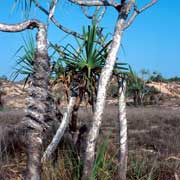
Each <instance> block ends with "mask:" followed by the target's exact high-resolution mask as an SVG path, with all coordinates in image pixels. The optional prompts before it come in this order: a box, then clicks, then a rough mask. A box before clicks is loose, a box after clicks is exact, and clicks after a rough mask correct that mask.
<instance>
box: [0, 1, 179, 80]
mask: <svg viewBox="0 0 180 180" xmlns="http://www.w3.org/2000/svg"><path fill="white" fill-rule="evenodd" d="M138 1H139V2H140V3H141V2H142V1H140V0H137V2H138ZM41 2H45V1H41ZM145 2H148V1H145ZM0 4H1V6H0V12H1V16H0V22H2V23H5V22H6V23H16V22H21V21H22V20H23V17H22V15H21V12H20V11H14V12H13V13H11V9H12V5H13V0H9V1H7V0H0ZM140 5H142V4H140ZM45 6H46V4H45ZM179 7H180V1H179V0H174V1H173V3H170V1H168V0H159V2H158V4H156V5H155V6H154V7H152V8H150V9H149V10H147V11H146V12H144V13H143V14H141V15H139V16H138V17H137V18H136V20H135V22H134V23H133V25H132V26H131V27H130V28H129V29H127V30H126V31H125V33H124V35H123V41H122V44H123V47H124V51H125V52H123V51H122V49H120V52H119V59H120V60H121V61H123V62H128V63H129V64H130V65H131V66H132V67H133V69H135V71H137V72H138V71H140V70H141V69H142V68H145V69H149V70H150V71H154V70H157V71H159V72H161V73H162V74H163V75H164V76H165V77H171V76H180V45H179V44H180V20H179V17H180V8H179ZM31 16H32V17H33V18H38V19H41V20H44V19H45V16H44V15H43V14H41V13H40V12H39V11H38V9H35V10H33V11H32V13H31ZM55 16H56V19H58V20H59V22H60V23H62V25H64V26H65V27H68V28H70V29H73V30H76V31H77V32H81V31H82V26H83V25H87V24H88V23H90V22H89V21H88V20H87V19H86V18H85V17H84V15H83V14H82V13H81V10H80V8H79V7H78V6H74V5H71V4H70V3H67V2H65V1H64V2H63V4H59V5H58V7H57V9H56V14H55ZM116 18H117V13H116V12H115V10H114V9H112V8H109V9H108V11H107V13H106V15H105V17H104V19H103V21H102V22H101V25H102V26H103V27H104V28H105V31H106V32H111V33H113V27H114V24H115V21H116ZM34 32H35V31H34ZM22 35H26V33H25V32H23V33H3V32H0V52H1V54H0V76H1V75H7V76H9V75H10V74H11V72H12V70H13V67H14V65H15V60H16V58H15V57H14V58H13V55H14V54H15V52H16V50H17V49H18V48H19V47H20V46H21V45H22ZM64 36H65V34H64V33H63V32H62V31H60V30H59V29H57V28H56V27H55V26H54V25H53V24H51V25H50V28H49V32H48V37H49V40H51V41H52V42H58V43H61V44H66V43H69V42H70V43H72V44H74V39H73V37H72V36H69V37H68V38H65V39H64Z"/></svg>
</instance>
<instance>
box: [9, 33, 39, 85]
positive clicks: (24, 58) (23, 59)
mask: <svg viewBox="0 0 180 180" xmlns="http://www.w3.org/2000/svg"><path fill="white" fill-rule="evenodd" d="M35 51H36V48H35V43H34V39H33V37H32V35H28V38H24V37H23V45H22V46H20V48H19V49H18V50H17V51H16V53H15V56H17V60H16V65H15V70H14V72H13V73H12V75H11V77H12V78H13V80H15V79H16V78H17V77H18V76H19V75H24V76H25V83H26V82H27V81H28V79H29V78H30V76H31V75H32V73H33V65H34V57H35Z"/></svg>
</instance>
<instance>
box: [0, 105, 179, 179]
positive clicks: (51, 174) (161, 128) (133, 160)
mask: <svg viewBox="0 0 180 180" xmlns="http://www.w3.org/2000/svg"><path fill="white" fill-rule="evenodd" d="M106 109H108V112H107V111H105V113H104V116H103V118H104V120H105V121H103V125H102V128H101V133H100V138H99V140H98V141H99V143H98V144H99V145H98V149H99V150H100V149H101V151H99V150H97V152H99V153H100V154H99V156H97V157H99V159H98V161H99V163H96V164H98V171H96V176H95V177H96V178H95V179H97V180H104V179H107V180H111V179H115V178H116V177H118V176H117V153H118V149H117V146H116V145H115V144H116V143H117V142H116V118H117V117H116V113H117V111H118V109H117V106H115V105H113V106H112V105H107V107H106ZM91 113H92V112H91V110H90V109H84V108H81V109H80V112H79V116H80V122H81V124H86V123H87V122H88V123H91ZM127 115H128V128H129V130H128V136H129V143H128V146H129V160H128V172H127V179H128V180H132V179H133V180H140V179H143V180H147V179H148V180H175V174H176V175H179V173H180V165H179V161H180V157H179V149H180V146H179V145H180V135H179V131H180V127H179V121H180V119H179V117H180V111H179V109H177V110H173V109H168V108H161V107H140V108H135V107H130V108H128V109H127ZM22 117H23V112H21V113H19V112H18V111H7V112H3V113H0V124H1V127H5V125H13V124H16V123H17V122H18V121H19V120H20V119H21V118H22ZM5 119H6V120H5ZM9 135H10V134H9ZM106 135H109V139H108V144H107V145H106V142H105V139H106V138H104V137H107V136H106ZM1 138H2V136H1ZM102 139H103V140H102ZM8 140H9V138H8V137H7V136H6V139H5V141H8ZM104 143H105V144H104ZM7 144H8V143H7ZM100 144H101V145H102V144H103V145H102V146H101V145H100ZM16 148H17V147H16ZM15 150H16V151H18V152H16V153H15V157H16V158H13V156H10V154H9V155H8V161H5V162H3V165H1V176H4V178H5V179H7V180H8V178H9V179H13V177H14V178H18V177H19V178H20V179H21V178H22V175H21V172H22V171H24V170H25V155H24V154H23V150H22V149H21V150H20V149H19V148H18V149H15ZM76 158H77V156H76V153H74V150H73V148H72V147H71V146H70V144H69V143H67V141H64V143H61V145H60V147H59V150H58V156H57V159H55V160H54V161H52V162H48V163H47V164H45V165H44V166H43V171H42V179H43V180H59V179H63V180H66V179H67V180H69V179H74V180H78V176H79V173H80V172H81V168H80V167H81V165H80V162H79V160H78V159H76Z"/></svg>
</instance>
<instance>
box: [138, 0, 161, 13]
mask: <svg viewBox="0 0 180 180" xmlns="http://www.w3.org/2000/svg"><path fill="white" fill-rule="evenodd" d="M157 2H158V0H152V1H151V2H150V3H148V4H147V5H145V6H144V7H143V8H141V9H140V10H139V13H142V12H143V11H145V10H146V9H148V8H150V7H151V6H153V5H154V4H156V3H157Z"/></svg>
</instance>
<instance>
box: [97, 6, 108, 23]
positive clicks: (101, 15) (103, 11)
mask: <svg viewBox="0 0 180 180" xmlns="http://www.w3.org/2000/svg"><path fill="white" fill-rule="evenodd" d="M105 12H106V6H104V7H103V9H102V11H101V14H100V15H99V17H98V18H97V23H99V22H100V21H101V19H102V18H103V17H104V14H105Z"/></svg>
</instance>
